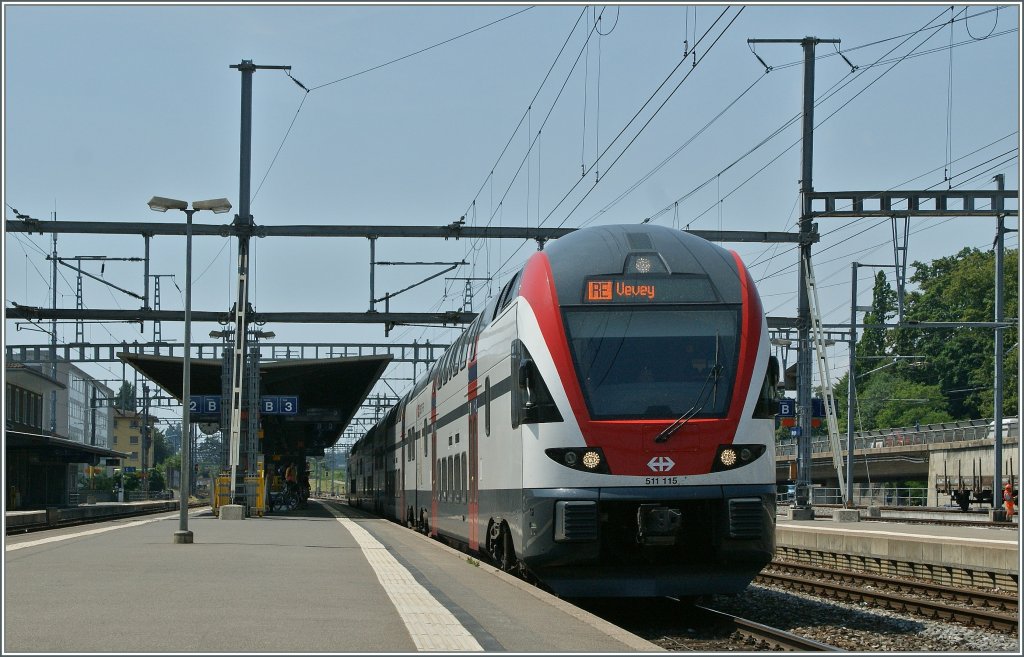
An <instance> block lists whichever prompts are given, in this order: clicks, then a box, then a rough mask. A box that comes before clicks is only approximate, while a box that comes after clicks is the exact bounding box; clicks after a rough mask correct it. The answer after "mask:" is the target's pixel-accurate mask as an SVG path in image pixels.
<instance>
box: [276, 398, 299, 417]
mask: <svg viewBox="0 0 1024 657" xmlns="http://www.w3.org/2000/svg"><path fill="white" fill-rule="evenodd" d="M279 409H280V410H279V411H278V412H279V413H280V414H281V415H296V414H297V413H298V412H299V398H298V397H286V396H282V397H281V404H280V407H279Z"/></svg>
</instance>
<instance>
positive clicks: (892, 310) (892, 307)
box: [857, 271, 898, 369]
mask: <svg viewBox="0 0 1024 657" xmlns="http://www.w3.org/2000/svg"><path fill="white" fill-rule="evenodd" d="M897 310H898V306H897V300H896V292H895V291H894V290H892V288H890V287H889V281H888V280H887V279H886V277H885V272H881V271H880V272H878V273H877V274H875V284H874V287H873V288H872V294H871V310H870V311H869V312H868V313H867V314H866V315H864V323H865V324H885V323H886V322H888V321H889V320H891V319H892V318H893V317H895V316H896V313H897ZM889 346H890V345H889V339H888V330H887V329H884V328H868V329H864V333H863V335H861V338H860V341H859V342H858V343H857V358H860V359H862V360H864V361H866V362H868V363H873V362H875V361H874V360H873V359H875V358H876V357H878V356H884V355H886V354H888V353H890V350H889ZM868 369H870V368H868Z"/></svg>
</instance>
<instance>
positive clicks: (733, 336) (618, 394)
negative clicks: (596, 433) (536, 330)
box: [565, 306, 739, 420]
mask: <svg viewBox="0 0 1024 657" xmlns="http://www.w3.org/2000/svg"><path fill="white" fill-rule="evenodd" d="M565 328H566V333H567V334H568V338H569V347H570V350H571V351H572V358H573V364H574V365H575V367H576V374H577V375H578V376H579V380H580V387H581V388H582V389H583V396H584V397H585V399H586V402H587V408H588V409H589V410H590V416H591V417H592V418H594V419H601V420H612V419H673V420H674V419H676V418H678V417H680V416H681V415H683V414H686V413H693V412H694V410H696V409H699V412H696V413H695V414H694V417H696V418H701V417H705V418H707V417H724V416H725V413H726V410H727V409H728V407H729V400H730V398H731V396H732V387H733V379H735V375H736V360H737V352H738V345H739V310H738V308H736V307H723V306H715V307H713V308H708V307H706V306H705V307H699V308H697V307H693V306H689V307H685V308H684V307H678V308H665V307H664V306H662V307H659V308H656V309H655V308H637V307H632V306H631V307H628V308H625V307H621V306H619V307H609V306H603V307H600V308H582V309H566V310H565ZM716 365H717V366H718V368H719V369H718V376H715V375H714V373H713V372H714V368H715V367H716Z"/></svg>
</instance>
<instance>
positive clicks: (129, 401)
mask: <svg viewBox="0 0 1024 657" xmlns="http://www.w3.org/2000/svg"><path fill="white" fill-rule="evenodd" d="M114 408H117V409H118V410H121V411H134V410H135V386H133V385H132V384H130V383H128V382H127V381H122V382H121V388H120V390H118V391H117V396H116V397H115V398H114Z"/></svg>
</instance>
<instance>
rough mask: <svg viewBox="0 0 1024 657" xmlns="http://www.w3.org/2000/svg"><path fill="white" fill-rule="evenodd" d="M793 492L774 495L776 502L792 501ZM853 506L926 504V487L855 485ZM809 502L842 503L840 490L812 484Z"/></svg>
mask: <svg viewBox="0 0 1024 657" xmlns="http://www.w3.org/2000/svg"><path fill="white" fill-rule="evenodd" d="M793 497H794V495H793V492H792V491H787V492H784V493H778V494H777V495H776V503H777V504H779V505H787V504H792V503H793ZM852 502H853V506H864V507H868V506H927V505H928V489H926V488H900V487H894V486H886V485H884V484H877V485H870V486H863V487H856V488H855V489H854V491H853V500H852ZM810 503H811V504H812V505H813V504H836V505H840V506H841V505H842V504H843V495H842V491H841V490H840V489H839V488H826V487H824V486H812V487H811V494H810Z"/></svg>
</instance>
